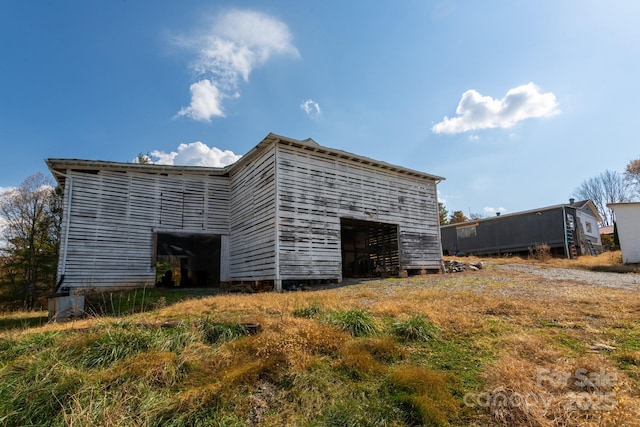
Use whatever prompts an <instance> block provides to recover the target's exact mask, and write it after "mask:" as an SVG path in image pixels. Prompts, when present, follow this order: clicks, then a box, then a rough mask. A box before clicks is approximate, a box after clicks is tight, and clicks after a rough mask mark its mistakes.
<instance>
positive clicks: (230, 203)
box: [47, 134, 443, 294]
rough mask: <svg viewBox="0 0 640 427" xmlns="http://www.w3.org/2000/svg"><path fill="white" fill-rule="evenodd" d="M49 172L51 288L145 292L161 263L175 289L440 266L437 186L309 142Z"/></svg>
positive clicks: (65, 166) (422, 176) (58, 164)
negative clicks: (55, 215)
mask: <svg viewBox="0 0 640 427" xmlns="http://www.w3.org/2000/svg"><path fill="white" fill-rule="evenodd" d="M47 165H48V167H49V169H50V170H51V171H52V173H53V174H54V176H55V177H56V179H57V180H58V183H59V185H60V186H62V187H63V188H64V213H63V224H62V238H61V248H60V253H61V255H60V262H59V267H58V282H59V286H58V288H59V289H58V291H65V292H67V293H70V294H81V293H83V292H86V291H88V290H103V289H117V288H131V287H143V286H152V285H154V284H155V283H156V282H157V280H158V278H157V274H156V273H157V272H156V269H157V266H158V260H159V258H161V257H166V256H173V257H174V258H178V259H179V260H180V263H179V265H178V266H176V267H174V269H175V271H172V275H171V274H170V277H171V276H172V277H173V278H176V279H177V278H178V277H179V278H180V280H179V283H176V284H182V285H183V286H205V285H216V284H218V283H220V282H257V281H259V282H267V283H268V284H271V285H272V286H273V288H274V289H275V290H281V289H282V288H283V285H284V286H286V285H287V283H288V282H291V281H296V282H299V281H310V280H334V281H341V280H342V279H343V278H345V277H366V276H373V275H387V274H388V275H409V274H420V273H424V272H425V271H428V270H433V271H439V269H440V260H441V253H442V249H441V245H440V232H439V224H438V203H437V191H436V185H437V183H438V182H439V181H440V180H442V179H443V178H441V177H438V176H435V175H430V174H427V173H423V172H419V171H415V170H411V169H407V168H403V167H400V166H394V165H391V164H388V163H385V162H381V161H376V160H372V159H369V158H366V157H362V156H358V155H355V154H350V153H347V152H344V151H340V150H335V149H332V148H327V147H323V146H320V145H318V144H317V143H315V142H314V141H312V140H304V141H300V140H295V139H291V138H286V137H282V136H278V135H275V134H269V135H268V136H267V137H266V138H265V139H264V140H262V141H261V142H260V143H259V144H258V145H257V146H256V147H254V148H253V149H252V150H251V151H250V152H249V153H247V154H246V155H245V156H243V157H242V158H241V159H240V160H239V161H238V162H236V163H234V164H233V165H230V166H228V167H225V168H211V167H194V166H166V165H164V166H163V165H146V164H135V163H117V162H105V161H92V160H75V159H48V160H47ZM169 271H170V270H169ZM158 273H161V272H158Z"/></svg>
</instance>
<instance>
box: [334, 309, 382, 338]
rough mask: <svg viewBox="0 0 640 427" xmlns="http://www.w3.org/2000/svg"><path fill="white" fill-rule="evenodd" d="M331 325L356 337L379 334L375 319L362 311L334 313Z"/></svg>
mask: <svg viewBox="0 0 640 427" xmlns="http://www.w3.org/2000/svg"><path fill="white" fill-rule="evenodd" d="M329 323H331V324H332V325H334V326H336V327H338V328H340V329H341V330H343V331H345V332H349V333H350V334H351V335H352V336H354V337H365V336H368V335H373V334H375V333H377V332H378V327H377V326H376V322H375V318H374V317H373V316H372V315H371V314H369V313H368V312H367V311H365V310H361V309H353V310H347V311H335V312H332V313H330V314H329Z"/></svg>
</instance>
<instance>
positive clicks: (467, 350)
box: [0, 270, 640, 426]
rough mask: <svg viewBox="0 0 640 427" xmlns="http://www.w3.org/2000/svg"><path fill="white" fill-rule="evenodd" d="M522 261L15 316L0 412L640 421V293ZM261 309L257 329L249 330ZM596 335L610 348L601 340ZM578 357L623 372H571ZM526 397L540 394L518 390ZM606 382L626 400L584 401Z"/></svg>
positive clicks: (100, 419) (142, 419)
mask: <svg viewBox="0 0 640 427" xmlns="http://www.w3.org/2000/svg"><path fill="white" fill-rule="evenodd" d="M510 274H511V273H509V272H504V271H490V270H487V271H482V272H476V273H460V274H457V275H451V276H448V275H439V276H436V275H434V276H429V277H427V278H411V279H406V280H401V279H396V280H389V281H373V282H367V283H366V284H361V285H355V286H353V287H343V288H340V289H334V290H329V291H322V292H296V293H286V294H261V295H248V296H247V295H243V296H240V295H237V296H234V295H224V296H216V297H209V298H202V299H198V300H189V301H185V302H182V303H180V304H179V305H174V304H167V305H166V306H164V304H157V305H155V306H156V307H157V308H156V309H155V311H154V313H152V314H147V315H145V314H136V316H127V317H124V318H122V319H108V318H102V319H97V320H94V321H90V320H85V321H82V322H74V323H69V324H57V325H47V326H43V327H39V328H31V329H23V330H14V329H12V330H10V331H5V332H3V333H1V334H0V425H90V424H95V425H124V426H134V425H135V426H157V425H169V426H191V425H265V426H269V425H305V426H306V425H309V426H327V425H340V426H342V425H358V426H359V425H393V426H413V425H443V426H446V425H496V424H497V425H516V426H518V425H522V426H525V425H526V426H529V425H538V426H555V425H558V426H559V425H568V426H570V425H634V423H635V422H636V420H637V419H639V418H640V414H639V413H638V412H639V411H640V409H639V408H640V393H638V387H639V386H640V368H638V366H639V362H638V360H640V357H639V356H638V352H639V351H640V344H639V343H640V338H639V337H640V323H639V322H638V321H637V314H638V310H637V307H638V303H639V297H638V295H637V293H636V292H632V291H625V290H618V289H598V288H595V287H586V286H582V285H579V284H576V283H570V282H550V281H547V280H544V279H539V280H538V279H536V280H529V279H527V278H526V277H524V276H523V275H521V274H518V275H513V276H511V275H510ZM148 297H149V296H148V295H147V298H148ZM153 305H154V302H153V301H151V300H148V301H147V303H145V306H153ZM163 306H164V307H163ZM294 307H297V308H294ZM253 322H257V323H260V324H261V325H262V329H261V331H260V332H259V333H257V334H254V335H250V334H246V333H245V332H246V331H245V330H243V328H242V326H243V325H245V324H246V323H253ZM599 342H600V343H606V344H609V345H610V349H608V350H601V351H598V352H597V353H594V352H592V351H593V350H590V348H592V344H594V343H599ZM582 373H585V375H590V374H594V375H595V374H600V373H604V374H606V375H607V376H609V378H610V379H611V378H615V379H614V380H612V382H609V383H608V385H607V384H600V385H599V386H597V387H591V386H588V385H576V384H575V381H577V380H578V379H579V378H578V375H581V374H582ZM563 375H564V376H566V375H569V377H567V378H570V379H571V381H565V382H558V381H557V379H558V378H564V377H563ZM584 384H586V383H584ZM532 393H533V394H532ZM611 393H615V395H612V394H611ZM522 396H533V397H535V398H536V399H537V400H531V401H530V404H529V405H528V406H522V405H519V406H518V405H516V404H514V403H513V402H516V403H517V402H519V401H518V400H517V399H519V398H520V397H522ZM599 398H613V400H615V404H616V405H615V407H614V408H612V409H610V410H606V409H598V408H596V407H595V406H593V405H591V406H588V405H587V403H590V402H597V401H596V400H595V399H599ZM585 408H586V409H585Z"/></svg>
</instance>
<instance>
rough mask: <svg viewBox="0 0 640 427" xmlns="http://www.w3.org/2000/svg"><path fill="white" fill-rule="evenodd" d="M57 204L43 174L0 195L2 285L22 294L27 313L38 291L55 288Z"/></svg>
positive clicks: (58, 199)
mask: <svg viewBox="0 0 640 427" xmlns="http://www.w3.org/2000/svg"><path fill="white" fill-rule="evenodd" d="M60 201H61V197H60V194H59V192H57V191H56V189H55V187H54V182H53V180H52V179H51V178H49V177H47V176H45V175H44V174H42V173H37V174H35V175H31V176H29V177H28V178H26V179H25V180H24V181H23V182H22V184H21V185H20V187H18V188H16V189H14V190H10V191H7V192H5V193H3V194H2V195H0V217H1V218H2V222H3V223H4V226H3V227H2V230H0V234H1V235H2V237H1V239H2V240H3V241H4V248H2V252H3V260H2V261H3V273H4V275H3V277H2V284H3V285H5V287H6V286H11V287H13V288H14V289H21V290H22V293H23V298H22V299H23V305H24V308H26V309H30V308H33V304H34V302H35V298H36V296H37V291H38V290H42V289H49V288H50V289H53V287H54V285H55V268H56V264H57V256H58V238H59V231H60V219H61V202H60Z"/></svg>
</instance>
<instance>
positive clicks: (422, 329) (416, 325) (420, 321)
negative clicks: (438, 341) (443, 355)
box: [392, 316, 440, 342]
mask: <svg viewBox="0 0 640 427" xmlns="http://www.w3.org/2000/svg"><path fill="white" fill-rule="evenodd" d="M392 330H393V334H394V335H395V336H397V337H399V338H402V339H404V340H406V341H423V342H424V341H428V340H430V339H433V338H437V337H438V334H439V332H440V331H439V329H438V328H437V327H436V326H435V325H434V324H433V323H431V322H428V321H427V320H425V319H424V318H423V317H422V316H412V317H410V318H408V319H406V320H400V321H397V322H395V323H393V325H392Z"/></svg>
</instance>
